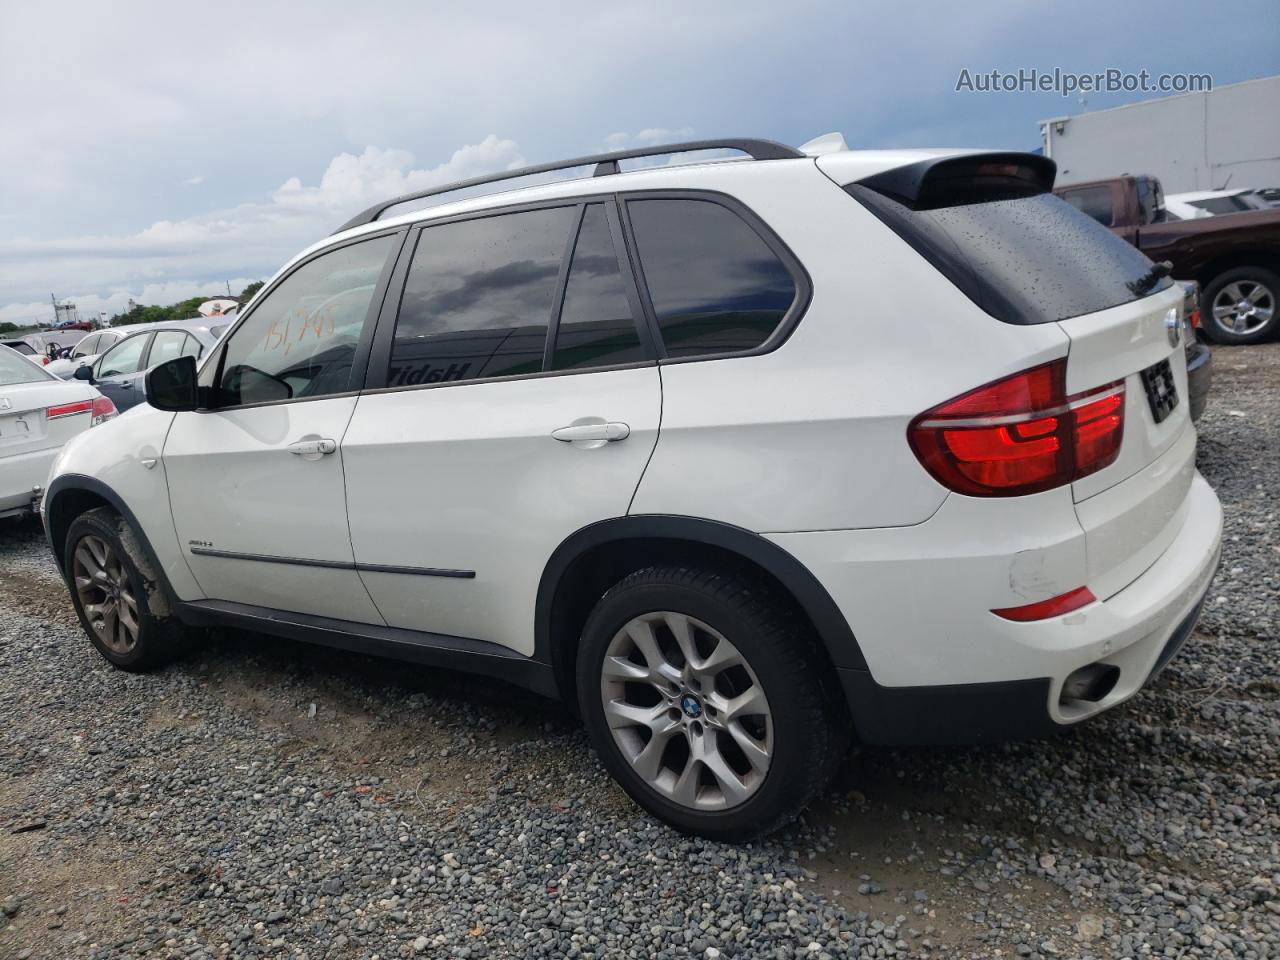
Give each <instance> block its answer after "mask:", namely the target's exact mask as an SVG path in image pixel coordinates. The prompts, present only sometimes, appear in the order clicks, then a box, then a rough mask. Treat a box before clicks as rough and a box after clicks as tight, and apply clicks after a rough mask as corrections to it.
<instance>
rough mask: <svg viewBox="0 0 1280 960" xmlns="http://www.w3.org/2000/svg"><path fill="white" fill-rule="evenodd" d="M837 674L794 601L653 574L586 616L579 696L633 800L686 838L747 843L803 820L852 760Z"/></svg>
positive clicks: (706, 576)
mask: <svg viewBox="0 0 1280 960" xmlns="http://www.w3.org/2000/svg"><path fill="white" fill-rule="evenodd" d="M678 634H679V635H681V639H683V641H684V644H683V645H682V643H681V640H680V639H678V638H677V635H678ZM636 637H639V638H640V639H639V641H637V640H636ZM725 643H727V644H728V646H727V647H725V646H722V645H723V644H725ZM689 644H692V646H693V650H694V653H695V655H696V659H695V658H690V657H685V656H684V655H683V653H682V652H681V651H682V650H683V649H688V645H689ZM645 651H648V652H647V653H646V652H645ZM735 655H736V659H735ZM681 664H683V666H681ZM699 665H701V667H699ZM830 669H831V668H830V666H829V665H828V664H827V663H826V658H825V656H823V654H822V653H821V651H820V648H819V646H818V642H817V638H816V637H814V636H813V635H812V634H811V632H810V631H809V630H808V629H807V628H805V627H802V626H801V620H800V618H799V617H797V616H796V615H795V614H794V612H793V609H792V608H791V606H790V604H788V603H787V602H785V601H783V600H782V599H780V598H778V597H776V596H775V595H773V594H772V593H771V592H770V591H769V590H768V589H767V588H765V587H763V586H761V585H760V584H758V583H756V582H755V581H753V580H752V579H749V578H746V577H742V576H738V575H734V574H730V573H727V572H723V571H719V570H714V569H685V568H681V567H675V566H658V567H649V568H647V569H644V570H639V571H637V572H635V573H633V574H631V575H630V576H628V577H626V578H625V579H623V580H622V581H621V582H619V583H618V584H616V585H615V586H614V587H613V588H612V589H610V590H609V591H608V593H606V594H605V595H604V597H603V598H601V600H600V601H599V603H597V604H596V607H595V609H594V610H593V611H592V612H591V614H590V616H589V617H588V618H587V622H586V625H585V627H584V628H583V635H582V642H581V645H580V647H579V649H578V660H577V689H578V700H579V705H580V708H581V712H582V716H583V719H584V722H585V725H586V728H587V733H588V735H589V736H590V737H591V740H592V743H593V745H594V746H595V748H596V751H597V752H598V753H599V755H600V757H601V759H602V760H603V762H604V764H605V766H606V767H607V768H608V770H609V772H610V773H611V774H612V775H613V777H614V778H615V779H616V780H617V781H618V783H619V784H621V786H622V788H623V789H624V790H626V792H627V793H628V794H629V795H630V796H631V798H632V799H633V800H635V802H636V803H638V804H639V805H640V806H641V807H643V808H644V809H645V810H647V811H649V812H650V813H652V814H653V815H654V816H656V817H658V818H659V819H660V820H663V821H664V822H666V823H668V824H670V825H671V826H673V827H675V828H676V829H677V830H680V831H683V832H685V833H691V834H696V835H698V836H702V837H706V838H709V839H714V840H728V841H736V842H741V841H746V840H751V839H754V838H756V837H759V836H761V835H762V834H766V833H769V832H770V831H772V830H775V829H777V828H778V827H780V826H782V825H783V824H785V823H787V822H788V821H790V820H791V819H793V818H794V817H795V816H796V815H797V814H798V813H800V811H801V810H803V809H804V807H805V806H806V805H807V804H808V803H809V801H810V800H811V799H812V798H813V796H814V795H815V794H816V793H817V792H818V791H819V790H821V789H822V787H823V786H824V785H825V784H826V781H827V779H828V777H829V776H830V774H831V772H832V771H833V770H834V768H835V766H836V764H835V762H833V761H835V760H838V759H839V758H840V756H841V755H842V754H843V748H844V746H845V744H846V743H847V740H846V737H845V735H844V734H843V733H842V729H844V728H847V724H841V723H838V722H837V721H836V717H837V716H838V713H837V711H836V709H835V708H834V706H833V703H832V699H831V698H830V697H829V696H828V695H827V694H826V692H825V691H824V689H823V683H822V678H821V675H820V671H824V670H826V671H829V670H830ZM756 688H758V689H756ZM606 702H607V703H608V706H606ZM737 709H741V711H742V712H741V713H738V714H737V715H736V716H734V713H735V712H736V710H737ZM637 718H641V719H642V720H643V722H641V719H637ZM651 747H652V749H650V748H651ZM748 750H749V751H750V755H748ZM695 758H696V759H695ZM682 759H683V762H681V761H682Z"/></svg>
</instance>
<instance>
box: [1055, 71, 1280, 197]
mask: <svg viewBox="0 0 1280 960" xmlns="http://www.w3.org/2000/svg"><path fill="white" fill-rule="evenodd" d="M1277 118H1280V75H1278V76H1274V77H1264V78H1262V79H1260V80H1248V81H1245V82H1244V83H1233V84H1230V85H1228V86H1225V87H1217V88H1216V89H1214V90H1211V91H1208V92H1204V93H1185V94H1181V95H1179V96H1175V97H1164V98H1162V99H1159V100H1145V101H1143V102H1141V103H1131V104H1129V105H1127V106H1123V107H1113V108H1111V109H1109V110H1097V111H1094V112H1092V113H1081V114H1077V115H1075V116H1071V117H1052V118H1050V119H1048V120H1041V121H1040V138H1041V141H1042V142H1043V144H1044V152H1045V156H1048V157H1052V158H1053V159H1054V160H1055V161H1056V162H1057V164H1058V180H1057V182H1058V184H1060V185H1066V184H1071V183H1079V182H1081V181H1084V180H1101V179H1103V178H1105V177H1119V176H1123V175H1125V174H1151V175H1153V176H1155V177H1157V178H1158V179H1159V180H1160V182H1161V184H1162V185H1163V186H1164V192H1165V193H1166V194H1169V193H1183V192H1186V191H1190V190H1216V189H1221V188H1222V187H1226V186H1230V187H1255V188H1257V187H1280V123H1277V122H1276V121H1277Z"/></svg>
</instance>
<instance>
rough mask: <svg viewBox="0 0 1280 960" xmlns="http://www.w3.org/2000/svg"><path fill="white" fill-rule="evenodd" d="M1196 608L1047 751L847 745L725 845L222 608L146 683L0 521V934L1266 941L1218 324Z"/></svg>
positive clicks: (1272, 728) (1248, 459)
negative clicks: (1214, 505)
mask: <svg viewBox="0 0 1280 960" xmlns="http://www.w3.org/2000/svg"><path fill="white" fill-rule="evenodd" d="M1216 353H1217V357H1216V364H1217V382H1216V384H1215V395H1214V397H1213V399H1212V400H1211V401H1210V406H1209V411H1208V413H1207V415H1206V417H1205V419H1204V421H1203V424H1202V428H1201V468H1202V470H1203V472H1204V473H1205V475H1206V476H1207V477H1208V478H1209V480H1210V481H1211V482H1212V483H1213V484H1214V485H1215V486H1216V487H1217V489H1218V492H1219V495H1220V496H1221V497H1222V500H1223V503H1224V505H1225V507H1226V513H1227V527H1226V545H1225V550H1224V561H1223V566H1222V572H1221V573H1220V575H1219V579H1218V581H1217V583H1216V586H1215V587H1214V590H1213V593H1212V595H1211V602H1210V604H1209V606H1208V609H1207V612H1206V614H1205V616H1204V620H1203V622H1202V626H1201V629H1200V631H1199V633H1198V634H1197V636H1196V637H1195V638H1194V639H1193V641H1192V642H1191V643H1190V644H1188V646H1187V647H1186V648H1185V650H1184V652H1183V653H1182V655H1181V656H1180V657H1179V658H1178V659H1176V660H1175V661H1174V663H1173V665H1172V666H1171V667H1170V668H1169V669H1168V670H1167V671H1166V673H1165V674H1164V675H1163V676H1162V677H1161V679H1160V680H1159V681H1158V682H1157V683H1156V684H1154V685H1153V686H1152V687H1151V688H1150V689H1148V690H1146V691H1144V692H1143V693H1141V694H1140V695H1139V696H1137V697H1136V698H1135V699H1134V700H1133V701H1131V702H1130V703H1129V704H1128V705H1126V706H1124V707H1121V708H1119V709H1117V710H1115V711H1112V712H1111V713H1109V714H1107V715H1105V716H1103V717H1102V718H1100V719H1098V720H1096V721H1094V722H1092V723H1091V724H1088V725H1086V726H1084V727H1083V728H1080V729H1077V730H1074V731H1072V732H1070V733H1068V734H1066V735H1063V736H1061V737H1058V738H1055V739H1053V740H1051V741H1048V742H1035V743H1028V744H1019V745H1014V746H1006V747H996V748H982V749H979V748H973V749H947V750H900V751H888V750H866V751H862V752H860V753H857V754H855V755H854V756H852V757H851V758H850V760H849V762H848V763H847V764H846V766H845V768H844V769H843V770H842V771H841V772H840V773H839V775H838V776H837V778H836V782H835V784H834V785H833V787H832V790H831V791H830V793H829V794H828V795H827V796H826V797H824V798H823V799H822V801H821V802H819V803H818V804H817V805H816V807H815V808H814V809H813V810H812V811H811V813H810V814H809V815H808V816H807V817H806V818H805V820H804V821H803V822H802V823H800V824H797V825H796V826H795V827H794V828H793V829H792V830H791V831H790V832H788V833H784V834H780V835H777V836H775V837H773V838H770V839H769V840H768V841H767V842H765V843H763V844H760V845H754V846H749V847H731V846H725V845H721V844H716V843H709V842H703V841H697V840H690V839H686V838H684V837H681V836H679V835H677V834H675V833H673V832H671V831H669V830H667V829H666V828H664V827H662V826H659V825H658V824H656V823H655V822H653V821H652V820H649V819H648V818H646V817H645V816H643V815H642V814H640V813H639V811H638V810H637V809H636V808H635V807H633V806H632V805H631V804H630V802H629V801H628V800H627V799H626V797H625V796H624V795H623V794H622V793H621V791H620V790H618V789H617V788H616V787H615V786H613V785H612V783H611V782H610V781H609V780H608V779H607V778H606V776H605V774H604V772H603V770H602V768H601V767H600V765H599V763H598V762H597V761H596V760H595V758H594V757H593V755H592V754H591V752H590V750H589V749H588V747H587V745H586V742H585V739H584V737H583V735H582V733H581V731H580V730H579V729H578V727H577V726H576V725H575V724H574V723H573V721H572V720H571V719H570V718H569V717H568V716H567V715H566V714H565V713H564V712H563V711H562V710H561V709H560V708H558V707H556V706H554V705H552V704H548V703H545V702H542V701H540V700H537V699H536V698H533V697H531V696H526V695H524V694H521V693H517V692H514V691H513V690H511V689H510V688H507V687H504V686H502V685H500V684H497V683H491V682H486V681H481V680H477V679H472V678H465V677H458V676H454V675H447V674H441V673H437V672H433V671H429V670H426V669H419V668H406V667H403V666H399V665H395V664H388V663H384V662H379V661H374V660H370V659H367V658H361V657H355V656H349V655H345V654H340V653H335V652H330V651H325V650H320V649H317V648H308V647H303V646H299V645H293V644H288V643H284V642H281V641H277V640H271V639H265V638H260V637H255V636H251V635H225V636H219V637H218V638H216V641H215V642H214V643H213V644H211V645H210V646H208V647H207V648H205V649H204V650H203V651H202V652H200V653H199V654H197V655H195V656H193V657H192V658H190V659H188V660H186V661H184V662H183V663H181V664H178V665H175V666H173V667H170V668H168V669H166V670H164V671H161V672H159V673H156V674H151V675H147V676H131V675H127V674H123V673H120V672H116V671H114V670H112V669H110V668H109V667H108V666H107V665H106V664H105V663H104V662H103V661H101V660H100V659H99V658H98V656H97V655H96V654H95V653H94V652H93V651H92V650H91V648H90V647H89V645H88V643H87V642H86V641H85V640H84V639H83V638H82V636H81V634H80V631H79V628H78V626H77V624H76V622H75V620H74V617H73V615H72V613H71V609H70V605H69V601H68V600H67V598H66V595H65V588H64V587H63V586H62V584H61V582H60V581H59V579H58V577H57V575H56V573H55V571H54V568H53V565H52V563H51V561H50V559H49V557H48V555H47V552H46V549H45V547H44V544H43V541H42V540H41V538H40V534H39V530H38V528H36V527H34V526H32V525H30V524H28V525H25V526H18V525H10V526H7V527H5V528H4V529H3V532H2V533H0V958H5V960H9V958H15V957H16V958H27V957H58V958H62V957H142V956H147V957H210V956H213V957H224V956H236V957H308V958H321V957H326V958H327V957H334V958H338V957H381V958H391V957H408V956H415V955H416V956H423V957H432V958H434V957H512V958H526V957H644V958H650V957H696V958H714V957H725V958H728V957H753V958H754V957H804V958H810V960H818V958H825V957H843V956H855V955H856V956H862V957H895V956H896V957H904V956H910V957H926V956H933V957H1037V956H1040V957H1081V958H1087V957H1099V958H1100V957H1148V956H1160V957H1173V956H1203V957H1218V956H1223V957H1226V956H1230V957H1251V958H1261V957H1270V956H1278V957H1280V893H1277V889H1276V886H1277V882H1278V881H1280V684H1278V683H1277V671H1276V668H1275V666H1274V653H1275V651H1276V649H1277V647H1276V642H1277V621H1280V591H1278V590H1277V579H1278V575H1277V573H1276V568H1277V565H1278V564H1277V561H1280V537H1278V536H1277V523H1276V510H1277V506H1276V499H1277V496H1278V495H1280V344H1273V345H1268V346H1264V347H1253V348H1242V349H1226V348H1222V349H1218V350H1217V351H1216Z"/></svg>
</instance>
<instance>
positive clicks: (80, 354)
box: [45, 330, 124, 380]
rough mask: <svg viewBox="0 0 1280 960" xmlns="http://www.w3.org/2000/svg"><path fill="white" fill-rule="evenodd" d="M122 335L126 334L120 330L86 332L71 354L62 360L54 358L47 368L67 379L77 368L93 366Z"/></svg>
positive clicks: (55, 374) (56, 375)
mask: <svg viewBox="0 0 1280 960" xmlns="http://www.w3.org/2000/svg"><path fill="white" fill-rule="evenodd" d="M122 336H124V334H122V333H121V332H120V331H118V330H96V331H94V332H93V333H89V334H86V335H85V336H84V339H82V340H81V341H80V342H79V343H77V344H76V345H75V346H74V347H72V349H71V356H69V357H64V358H63V359H61V360H52V361H50V362H49V363H48V364H47V366H46V368H45V369H47V370H48V371H49V372H50V373H52V374H53V375H54V376H55V377H61V378H62V379H63V380H67V379H69V378H70V377H71V375H72V374H74V373H75V372H76V369H77V368H79V367H84V366H92V364H93V361H95V360H97V359H98V357H99V356H100V355H102V354H104V353H106V352H107V350H108V349H110V348H111V347H112V346H113V345H114V344H115V342H116V341H117V340H119V339H120V338H121V337H122Z"/></svg>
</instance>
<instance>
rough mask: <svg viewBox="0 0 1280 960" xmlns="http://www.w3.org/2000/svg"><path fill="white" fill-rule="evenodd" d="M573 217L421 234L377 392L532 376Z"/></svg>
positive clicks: (559, 213)
mask: <svg viewBox="0 0 1280 960" xmlns="http://www.w3.org/2000/svg"><path fill="white" fill-rule="evenodd" d="M578 214H579V208H578V207H577V206H576V205H575V206H564V207H552V208H547V209H541V210H524V211H518V212H515V213H507V214H500V215H496V216H487V217H480V218H477V219H474V220H460V221H455V222H452V223H443V224H439V225H434V226H427V227H424V228H423V229H422V231H421V232H420V234H419V236H418V243H417V247H416V249H415V250H414V254H413V260H412V262H411V263H410V265H409V272H408V275H407V277H406V278H405V284H404V293H403V295H402V297H401V300H400V312H399V316H398V318H397V321H396V327H395V335H394V339H393V342H392V345H391V360H390V366H389V369H388V376H387V386H389V387H403V386H415V385H418V384H430V383H444V382H454V381H464V380H476V379H488V378H493V377H509V376H519V375H527V374H530V373H538V372H540V371H541V370H542V369H543V355H544V353H545V352H546V344H547V331H548V328H549V326H550V322H551V316H552V310H553V307H554V306H555V299H556V291H557V288H558V285H559V281H560V273H561V267H562V264H563V261H564V258H565V254H566V251H567V247H568V242H569V239H570V236H571V230H572V229H573V228H574V227H575V226H576V225H577V218H578Z"/></svg>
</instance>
